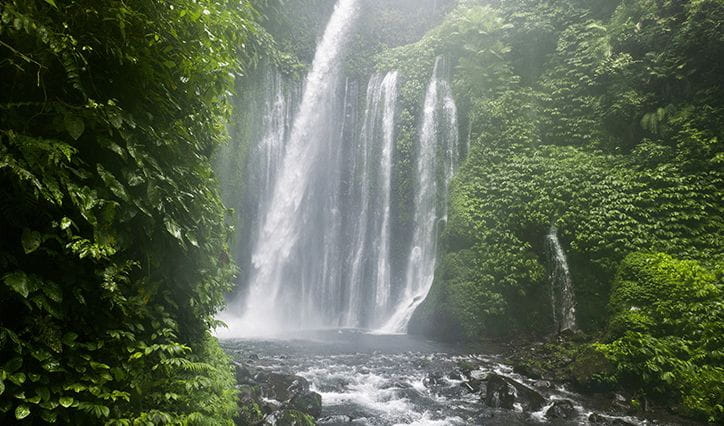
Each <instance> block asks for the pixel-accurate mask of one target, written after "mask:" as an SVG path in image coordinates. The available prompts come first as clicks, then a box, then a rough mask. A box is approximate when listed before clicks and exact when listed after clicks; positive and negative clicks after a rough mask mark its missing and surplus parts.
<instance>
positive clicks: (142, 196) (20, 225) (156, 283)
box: [0, 0, 265, 425]
mask: <svg viewBox="0 0 724 426" xmlns="http://www.w3.org/2000/svg"><path fill="white" fill-rule="evenodd" d="M256 19H257V12H255V11H254V10H253V8H252V6H251V4H250V2H248V1H242V2H238V1H237V2H232V1H206V0H201V1H198V0H193V1H192V0H174V1H166V2H149V1H144V0H138V1H136V0H131V1H116V0H107V1H100V2H99V1H97V0H93V1H73V2H68V1H61V0H57V1H54V0H45V1H24V0H11V1H3V2H2V3H1V4H0V52H1V56H0V74H2V76H3V78H2V79H0V203H1V204H0V223H1V225H0V229H1V231H0V235H2V238H1V239H0V280H2V284H0V312H2V314H1V315H0V423H3V424H10V423H13V422H14V421H15V420H22V421H25V422H27V423H33V424H37V423H39V422H40V419H42V420H44V421H47V422H57V423H62V424H98V423H104V422H107V423H110V424H138V423H139V422H140V424H149V423H174V424H180V423H188V424H214V425H215V424H224V423H230V422H231V419H232V417H233V415H234V413H235V411H236V409H237V408H236V401H235V399H236V397H235V391H234V388H233V381H234V379H233V375H232V371H231V368H230V366H229V362H228V360H227V358H226V356H225V355H224V354H223V353H222V352H221V350H220V348H219V347H218V344H217V342H216V340H215V339H213V338H211V337H210V335H209V327H210V326H212V325H213V323H214V320H213V314H214V313H215V312H216V310H217V309H218V308H219V307H220V306H221V304H222V303H223V295H224V293H225V292H227V291H228V289H229V287H230V283H231V277H232V274H233V265H232V263H231V262H229V260H228V259H229V258H228V255H227V237H228V232H227V231H228V229H227V226H226V225H225V223H224V215H225V211H224V208H223V206H222V204H221V201H220V198H219V197H218V194H217V191H216V183H215V179H214V176H213V172H212V169H211V164H210V155H211V154H212V152H213V150H214V147H215V146H216V145H218V144H219V143H220V142H222V141H223V140H224V139H225V133H226V132H225V127H224V126H225V121H226V117H227V114H228V112H229V105H228V101H227V93H228V90H229V89H231V88H232V87H233V86H232V85H233V81H234V76H235V74H237V73H239V72H240V71H241V70H242V69H243V68H242V67H243V66H244V64H246V63H248V62H249V61H251V59H252V57H253V55H254V48H255V47H260V46H261V45H262V44H263V43H265V37H264V34H263V32H261V30H260V29H259V28H258V26H257V24H256V23H255V20H256Z"/></svg>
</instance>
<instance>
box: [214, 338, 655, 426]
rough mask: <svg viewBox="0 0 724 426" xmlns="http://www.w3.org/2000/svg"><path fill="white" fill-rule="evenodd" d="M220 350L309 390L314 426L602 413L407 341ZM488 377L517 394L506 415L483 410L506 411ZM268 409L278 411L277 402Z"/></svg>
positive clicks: (488, 361) (469, 357)
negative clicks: (556, 409)
mask: <svg viewBox="0 0 724 426" xmlns="http://www.w3.org/2000/svg"><path fill="white" fill-rule="evenodd" d="M222 346H223V347H224V348H225V350H226V351H227V352H228V353H230V354H231V355H232V357H233V358H234V359H236V360H237V362H238V365H244V366H246V367H245V368H249V369H253V370H254V371H262V372H269V373H273V374H277V375H279V374H280V373H281V375H283V374H286V375H297V376H301V377H302V378H304V379H306V380H307V381H308V382H309V388H310V390H311V391H313V392H317V393H319V394H320V395H321V397H322V410H321V414H320V416H319V417H320V419H319V422H320V424H355V425H409V424H412V425H475V424H485V425H522V424H535V423H545V422H547V423H553V424H559V425H576V424H587V423H589V416H591V414H592V413H593V412H594V411H595V412H597V413H598V412H601V411H599V410H600V407H599V406H600V403H599V402H597V401H593V400H590V399H587V398H585V397H583V396H581V395H578V394H576V393H573V392H570V391H567V390H566V389H565V388H563V387H561V386H555V385H552V384H551V383H550V382H546V381H535V380H531V379H528V378H526V377H522V376H520V375H518V374H515V373H514V372H513V370H512V368H511V367H509V366H507V365H505V364H504V363H503V362H502V361H501V359H500V358H499V357H498V356H496V355H479V354H469V353H466V352H465V351H463V350H461V348H457V347H454V346H447V345H444V344H441V343H436V342H431V341H427V340H421V339H420V338H416V337H413V336H400V335H379V334H368V333H365V332H361V331H357V330H352V329H345V330H328V331H315V332H313V331H309V332H304V333H297V334H296V336H295V337H294V338H290V337H287V338H285V339H266V340H223V341H222ZM257 374H258V373H257ZM263 374H264V373H262V374H261V375H263ZM493 377H495V378H498V377H503V378H504V380H509V382H507V383H503V388H504V389H507V388H508V386H509V385H508V383H510V384H512V385H514V386H518V388H516V389H513V388H510V389H511V390H512V392H513V393H514V394H516V396H515V401H514V402H513V401H511V404H512V406H511V409H506V408H493V407H491V406H490V405H495V404H498V405H505V398H506V397H505V395H502V396H501V395H498V394H497V393H493V391H492V388H491V386H492V385H490V383H493V382H494V381H495V379H493ZM486 379H487V382H488V385H487V386H486ZM242 381H243V379H242ZM527 392H532V394H531V395H525V394H526V393H527ZM486 393H487V394H486ZM537 395H539V396H537ZM541 396H542V398H540V397H541ZM538 398H540V400H538ZM561 400H565V401H570V402H571V403H572V404H571V405H570V407H571V411H570V414H569V417H568V418H554V417H552V415H551V414H550V413H549V410H551V407H553V406H554V404H555V403H556V401H561ZM268 402H269V403H270V404H272V405H273V406H274V407H275V408H277V409H278V407H279V406H278V405H274V404H277V403H276V402H274V401H271V400H268ZM559 404H561V403H560V402H559ZM595 416H598V417H597V419H598V421H600V422H601V423H602V424H618V425H626V424H645V423H642V422H640V421H638V420H637V419H634V418H629V417H614V416H609V415H607V414H602V415H601V414H594V417H595Z"/></svg>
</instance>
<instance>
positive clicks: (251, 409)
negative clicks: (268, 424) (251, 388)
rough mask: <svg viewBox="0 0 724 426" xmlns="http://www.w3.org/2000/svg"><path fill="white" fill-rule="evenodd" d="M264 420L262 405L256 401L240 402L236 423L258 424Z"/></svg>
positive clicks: (242, 424) (242, 425)
mask: <svg viewBox="0 0 724 426" xmlns="http://www.w3.org/2000/svg"><path fill="white" fill-rule="evenodd" d="M262 421H264V412H263V410H262V407H261V406H260V405H259V404H258V403H257V402H254V401H250V402H247V403H243V404H239V412H238V416H237V417H236V418H235V419H234V423H235V424H236V425H238V426H247V425H257V424H260V423H261V422H262Z"/></svg>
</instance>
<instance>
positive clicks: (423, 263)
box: [379, 57, 460, 333]
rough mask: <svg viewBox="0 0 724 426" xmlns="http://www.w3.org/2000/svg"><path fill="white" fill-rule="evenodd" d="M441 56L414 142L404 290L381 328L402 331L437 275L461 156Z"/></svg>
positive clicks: (429, 85)
mask: <svg viewBox="0 0 724 426" xmlns="http://www.w3.org/2000/svg"><path fill="white" fill-rule="evenodd" d="M446 75H447V70H446V69H445V61H444V60H443V58H442V57H438V58H437V59H436V60H435V67H434V69H433V72H432V77H431V78H430V83H429V84H428V87H427V92H426V94H425V103H424V109H423V116H422V124H421V126H420V135H419V140H418V147H417V168H416V173H417V181H416V182H415V199H414V203H415V204H414V209H415V213H414V221H415V225H414V230H413V235H412V244H411V246H410V254H409V257H408V261H407V269H406V273H405V282H404V289H403V292H402V294H401V298H400V300H399V303H398V305H397V307H396V308H395V310H394V312H393V314H392V316H391V317H390V318H389V320H388V321H387V323H386V324H385V325H384V326H383V327H382V328H381V329H380V330H379V332H382V333H404V332H406V331H407V324H408V323H409V321H410V318H411V317H412V314H413V313H414V312H415V309H417V307H418V306H420V304H421V303H422V302H423V301H424V300H425V297H427V293H428V292H429V291H430V287H432V282H433V280H434V278H435V266H436V263H437V262H436V260H437V239H438V233H439V228H440V223H441V222H444V221H446V220H447V203H446V202H442V203H440V202H439V201H440V199H441V196H446V195H447V192H448V186H449V184H450V181H451V179H452V176H453V173H454V171H455V169H456V167H457V165H458V162H459V159H460V158H459V157H460V146H459V142H460V138H459V135H458V121H457V108H456V106H455V101H454V99H453V95H452V88H451V87H450V84H449V83H448V81H447V80H446Z"/></svg>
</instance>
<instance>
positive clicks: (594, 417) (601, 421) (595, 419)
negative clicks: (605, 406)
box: [588, 413, 634, 426]
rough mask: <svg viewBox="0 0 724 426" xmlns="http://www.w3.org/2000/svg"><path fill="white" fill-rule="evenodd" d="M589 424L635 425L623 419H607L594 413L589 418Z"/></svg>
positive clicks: (607, 425)
mask: <svg viewBox="0 0 724 426" xmlns="http://www.w3.org/2000/svg"><path fill="white" fill-rule="evenodd" d="M588 422H589V423H591V424H594V425H606V426H634V425H633V423H629V422H627V421H626V420H623V419H617V418H612V417H605V416H602V415H600V414H598V413H592V414H591V415H590V416H588Z"/></svg>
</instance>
